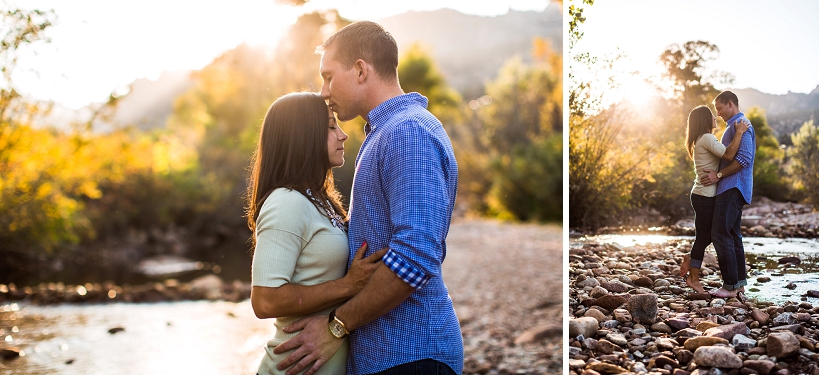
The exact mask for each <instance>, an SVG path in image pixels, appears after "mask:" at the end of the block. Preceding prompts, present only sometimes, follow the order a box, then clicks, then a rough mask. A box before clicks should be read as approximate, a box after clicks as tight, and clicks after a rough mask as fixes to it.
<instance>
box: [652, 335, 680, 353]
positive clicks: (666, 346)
mask: <svg viewBox="0 0 819 375" xmlns="http://www.w3.org/2000/svg"><path fill="white" fill-rule="evenodd" d="M654 343H655V344H657V347H658V348H660V349H661V350H672V349H674V348H675V347H677V346H679V345H680V344H679V343H677V340H674V339H670V338H668V337H658V338H657V339H656V340H654Z"/></svg>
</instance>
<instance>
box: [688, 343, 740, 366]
mask: <svg viewBox="0 0 819 375" xmlns="http://www.w3.org/2000/svg"><path fill="white" fill-rule="evenodd" d="M694 362H695V363H696V364H697V366H704V367H718V368H740V367H742V359H740V358H739V357H738V356H737V355H736V354H734V351H733V350H731V348H728V347H725V346H701V347H699V348H697V350H696V351H695V352H694Z"/></svg>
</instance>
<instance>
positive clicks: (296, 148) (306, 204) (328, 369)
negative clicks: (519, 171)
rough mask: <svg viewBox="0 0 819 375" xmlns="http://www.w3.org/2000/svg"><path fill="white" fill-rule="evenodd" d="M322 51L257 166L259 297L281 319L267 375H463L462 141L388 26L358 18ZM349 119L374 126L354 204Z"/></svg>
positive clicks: (256, 303) (269, 129) (268, 134)
mask: <svg viewBox="0 0 819 375" xmlns="http://www.w3.org/2000/svg"><path fill="white" fill-rule="evenodd" d="M317 50H318V51H319V52H320V53H321V64H320V67H319V72H320V74H321V77H322V79H323V82H324V83H323V85H322V88H321V93H320V94H318V93H307V92H302V93H292V94H288V95H285V96H283V97H281V98H279V99H277V100H276V101H275V102H274V103H273V104H272V105H271V106H270V108H269V109H268V111H267V114H266V115H265V118H264V122H263V124H262V127H261V130H260V133H259V143H258V147H257V149H256V152H255V155H254V158H253V162H252V165H251V168H252V171H251V178H250V183H249V187H248V194H247V216H248V224H249V226H250V228H251V230H252V231H253V237H252V239H253V241H254V244H255V249H254V255H253V266H252V285H253V288H252V293H251V305H252V307H253V310H254V312H255V313H256V316H257V317H259V318H263V319H264V318H276V321H275V326H276V333H275V336H274V337H273V339H271V340H270V341H269V342H268V343H267V345H266V347H265V353H264V356H263V358H262V361H261V364H260V365H259V370H258V374H261V375H267V374H283V373H286V374H289V375H294V374H300V373H305V374H314V373H316V374H347V373H349V374H460V373H461V372H462V369H463V342H462V337H461V331H460V326H459V323H458V319H457V317H456V315H455V311H454V308H453V305H452V300H451V299H450V297H449V293H448V291H447V288H446V286H445V285H444V282H443V278H442V274H441V265H442V262H443V261H444V258H445V256H446V241H445V239H446V236H447V233H448V231H449V224H450V220H451V217H452V210H453V207H454V203H455V194H456V190H457V183H458V171H457V164H456V162H455V156H454V154H453V150H452V145H451V143H450V140H449V138H448V136H447V134H446V132H445V131H444V129H443V126H442V125H441V123H440V121H438V120H437V119H436V118H435V117H434V116H433V115H432V114H431V113H430V112H428V111H427V110H426V107H427V99H426V98H425V97H423V96H421V95H419V94H418V93H409V94H405V93H404V92H403V91H402V89H401V86H400V84H399V82H398V74H397V67H398V47H397V44H396V42H395V40H394V39H393V37H392V36H391V35H390V34H389V33H388V32H387V31H386V30H384V29H383V28H382V27H381V26H380V25H378V24H376V23H374V22H368V21H361V22H355V23H352V24H350V25H348V26H346V27H344V28H342V29H340V30H338V31H337V32H336V33H335V34H333V35H332V36H331V37H330V38H328V39H327V40H326V41H325V42H324V43H323V44H322V45H321V46H319V47H318V48H317ZM325 101H326V102H325ZM334 113H335V115H334ZM336 115H337V116H338V120H339V121H349V120H352V119H354V118H356V117H358V116H361V117H362V118H364V120H365V121H366V125H365V128H364V133H365V139H364V142H363V144H362V145H361V149H360V151H359V153H358V156H357V157H356V162H355V169H356V171H355V177H354V180H353V188H352V194H351V197H350V211H349V213H347V212H345V210H344V208H343V206H342V204H341V197H340V194H339V193H338V191H337V190H336V188H335V186H334V182H333V181H334V180H333V173H332V168H335V167H339V166H341V165H343V164H344V141H345V140H346V139H347V135H346V134H345V133H344V131H343V130H342V129H341V128H340V127H339V124H338V123H337V122H336ZM379 249H380V250H379Z"/></svg>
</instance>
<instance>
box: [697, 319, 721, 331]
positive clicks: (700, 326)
mask: <svg viewBox="0 0 819 375" xmlns="http://www.w3.org/2000/svg"><path fill="white" fill-rule="evenodd" d="M714 327H719V324H717V323H714V322H712V321H709V320H703V321H701V322H699V323H697V331H700V332H705V331H707V330H708V329H710V328H714Z"/></svg>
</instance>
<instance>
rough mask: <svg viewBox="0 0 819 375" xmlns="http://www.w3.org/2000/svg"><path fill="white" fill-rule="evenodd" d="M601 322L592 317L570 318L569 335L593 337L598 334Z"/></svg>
mask: <svg viewBox="0 0 819 375" xmlns="http://www.w3.org/2000/svg"><path fill="white" fill-rule="evenodd" d="M598 324H599V322H598V321H597V319H595V318H592V317H588V316H586V317H582V318H577V319H570V320H569V337H577V336H580V335H583V337H589V338H593V337H594V336H597V330H598Z"/></svg>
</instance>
